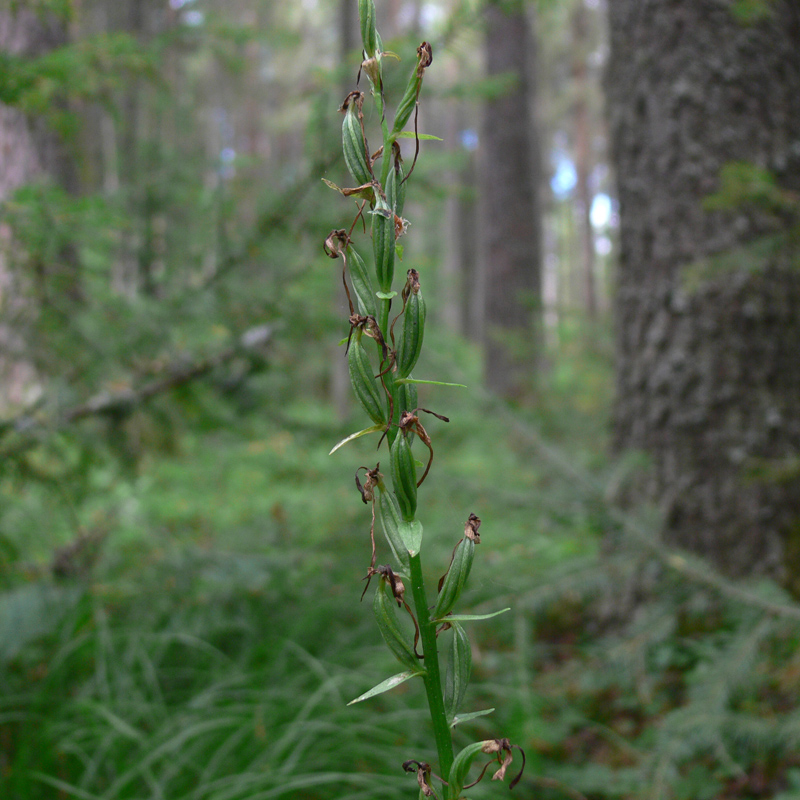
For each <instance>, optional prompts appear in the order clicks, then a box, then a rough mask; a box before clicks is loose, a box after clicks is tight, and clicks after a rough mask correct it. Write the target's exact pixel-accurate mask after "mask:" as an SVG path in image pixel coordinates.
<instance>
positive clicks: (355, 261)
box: [347, 245, 376, 317]
mask: <svg viewBox="0 0 800 800" xmlns="http://www.w3.org/2000/svg"><path fill="white" fill-rule="evenodd" d="M347 268H348V270H349V272H350V281H351V282H352V284H353V290H354V291H355V293H356V299H357V300H358V308H359V311H360V312H361V314H363V315H364V316H372V317H374V316H376V306H375V289H374V288H373V286H372V277H371V276H370V273H369V271H368V270H367V267H366V265H365V264H364V260H363V259H362V258H361V256H360V255H359V254H358V253H357V252H356V251H355V248H354V247H353V246H352V245H348V247H347Z"/></svg>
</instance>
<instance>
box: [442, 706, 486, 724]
mask: <svg viewBox="0 0 800 800" xmlns="http://www.w3.org/2000/svg"><path fill="white" fill-rule="evenodd" d="M493 711H494V709H493V708H484V709H483V711H470V712H469V713H468V714H456V715H455V716H454V717H453V721H452V722H451V723H450V727H451V728H454V727H455V726H456V725H460V724H461V723H462V722H468V721H469V720H471V719H476V718H477V717H485V716H486V715H487V714H491V713H492V712H493Z"/></svg>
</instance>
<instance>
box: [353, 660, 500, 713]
mask: <svg viewBox="0 0 800 800" xmlns="http://www.w3.org/2000/svg"><path fill="white" fill-rule="evenodd" d="M424 674H425V671H424V670H418V671H416V672H415V671H414V670H411V669H409V670H406V671H405V672H398V673H397V675H392V677H391V678H387V679H386V680H385V681H381V682H380V683H379V684H378V685H377V686H373V687H372V688H371V689H370V690H369V691H368V692H364V694H362V695H359V696H358V697H356V699H355V700H351V701H350V702H349V703H348V704H347V705H349V706H352V705H353V704H354V703H360V702H361V701H362V700H369V698H370V697H375V695H378V694H383V693H384V692H388V691H389V690H390V689H394V687H395V686H399V685H400V684H401V683H405V682H406V681H407V680H410V679H411V678H416V677H417V675H424ZM484 713H488V712H484ZM454 724H455V723H454Z"/></svg>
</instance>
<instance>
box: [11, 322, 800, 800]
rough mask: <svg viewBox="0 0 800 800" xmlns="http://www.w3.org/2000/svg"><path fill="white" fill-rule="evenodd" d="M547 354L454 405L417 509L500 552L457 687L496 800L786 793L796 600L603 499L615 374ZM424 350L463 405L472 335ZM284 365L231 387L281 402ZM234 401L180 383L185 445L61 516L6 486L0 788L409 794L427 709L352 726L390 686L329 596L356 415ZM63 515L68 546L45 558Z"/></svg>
mask: <svg viewBox="0 0 800 800" xmlns="http://www.w3.org/2000/svg"><path fill="white" fill-rule="evenodd" d="M562 333H563V334H564V336H565V337H566V339H562V351H563V352H562V358H561V359H560V360H559V362H558V363H559V368H558V370H553V371H552V372H551V374H550V378H549V381H548V382H547V383H546V384H543V385H541V386H540V387H539V389H538V393H537V396H536V399H535V402H532V403H531V404H530V405H528V406H526V407H516V408H511V407H509V406H507V405H505V404H502V403H500V402H498V401H497V400H496V399H494V398H492V396H491V395H490V394H488V393H486V392H482V391H478V390H476V389H474V388H473V389H469V390H459V389H451V390H448V392H451V394H450V395H449V396H448V403H447V405H448V409H449V411H450V415H451V420H452V422H451V425H449V426H448V427H447V428H446V429H444V430H443V431H442V432H441V434H440V442H441V443H442V447H441V451H437V466H438V471H437V472H436V474H432V475H431V477H430V488H429V491H428V495H429V497H430V511H429V517H430V522H429V525H432V526H434V527H435V526H438V525H446V524H448V523H447V522H446V520H447V519H448V517H449V514H450V509H451V507H452V506H453V505H455V504H458V505H464V504H466V505H469V504H471V503H475V504H476V505H480V508H481V511H482V513H481V518H482V520H483V527H482V529H481V535H482V536H485V537H486V539H487V540H488V539H490V540H491V541H492V548H491V554H490V555H488V556H487V558H488V559H489V562H490V563H489V564H485V565H483V566H480V565H479V566H478V567H476V570H475V573H474V576H473V584H472V588H471V589H470V592H469V596H468V597H467V603H468V605H469V606H470V607H471V608H472V609H475V610H476V611H480V610H481V609H482V603H484V602H488V601H489V600H491V603H492V604H493V605H494V606H496V605H497V602H498V598H499V599H500V600H502V599H503V598H504V597H506V596H507V598H508V599H509V601H511V600H513V606H514V609H515V610H514V613H513V614H510V615H508V616H507V617H506V616H504V617H500V618H498V619H496V620H491V621H489V622H485V623H483V624H482V626H481V627H480V628H477V629H476V632H475V645H474V653H473V661H474V677H473V683H472V687H471V689H470V692H472V695H473V696H472V703H473V705H475V706H476V707H481V708H483V707H487V706H496V707H497V711H496V712H495V715H494V716H493V717H492V718H491V719H492V722H491V723H486V724H487V725H491V726H493V728H494V727H500V728H502V729H503V730H504V731H508V735H509V736H510V737H513V738H514V740H515V741H519V742H520V743H521V744H522V745H523V746H524V747H525V750H526V753H527V754H528V760H529V769H528V770H526V774H525V777H524V779H523V780H522V782H521V783H520V785H519V786H518V787H517V788H516V789H515V792H514V793H515V795H516V796H518V797H534V796H535V797H539V798H545V800H549V798H553V800H555V798H559V797H569V798H581V797H585V798H593V799H594V798H597V800H602V799H603V798H686V800H704V798H709V799H710V798H731V800H732V799H733V798H767V797H769V798H780V800H789V798H795V797H800V758H798V757H797V755H796V753H797V752H799V751H800V713H799V712H798V701H797V698H798V697H799V696H800V691H798V690H800V647H798V645H799V644H800V634H799V633H798V630H799V628H800V620H799V619H798V615H797V612H796V609H797V607H796V606H795V605H793V604H792V603H791V601H790V600H789V599H787V598H786V597H785V596H784V595H783V594H782V593H781V591H780V590H779V589H777V588H776V587H774V586H772V585H769V584H763V585H758V586H751V587H748V586H742V585H741V584H739V585H736V586H731V585H730V584H729V583H728V582H726V581H724V580H721V579H719V578H718V576H715V575H714V574H712V573H710V572H708V571H707V570H706V568H705V567H704V566H703V565H702V564H698V563H695V562H692V561H691V560H689V559H688V558H687V557H686V556H685V555H683V554H674V553H669V552H667V551H665V550H664V549H663V548H662V547H661V545H660V544H659V543H658V540H657V537H656V534H655V532H656V531H657V518H656V516H655V515H654V514H653V513H652V512H648V511H647V510H646V509H638V508H628V509H621V508H620V506H619V504H618V503H617V501H616V500H615V497H616V488H618V487H619V486H620V485H621V484H624V481H625V475H626V470H631V469H639V468H641V464H640V463H639V462H631V463H625V462H623V463H616V462H613V461H612V460H611V459H610V458H609V457H608V455H607V440H606V431H607V419H608V408H609V403H610V366H609V364H608V360H607V357H606V356H605V355H604V352H605V351H601V352H598V349H597V346H596V345H595V346H594V347H591V348H590V347H589V345H588V344H587V343H588V342H589V341H596V337H588V336H585V335H584V333H585V332H584V333H581V332H577V333H576V332H574V331H573V332H562ZM565 352H566V353H568V356H567V357H564V353H565ZM429 358H431V359H432V362H431V364H430V366H431V369H432V371H434V372H435V373H436V374H439V375H443V377H444V379H445V380H453V381H458V382H461V383H466V384H468V385H469V386H471V387H477V386H478V385H479V364H478V359H477V357H476V354H475V353H474V352H473V351H472V349H471V348H470V347H469V346H467V345H465V344H464V343H463V342H458V341H451V342H450V343H449V344H448V346H447V352H439V353H432V354H431V355H430V356H429ZM433 360H435V362H436V363H433ZM454 364H458V365H460V366H459V367H457V368H456V367H454V366H453V365H454ZM279 372H280V370H277V371H276V373H273V372H271V371H269V370H268V371H266V372H265V373H264V374H261V375H258V376H256V377H255V378H253V379H251V385H250V387H249V389H248V391H249V392H260V393H263V394H264V395H266V396H277V395H279V394H280V393H281V392H282V391H285V389H284V388H282V386H283V385H282V384H281V383H280V381H281V380H282V379H281V378H280V375H279V374H277V373H279ZM440 391H441V390H440ZM421 394H422V391H421ZM421 399H422V398H421ZM239 400H241V398H239ZM239 400H236V399H231V398H230V397H227V398H225V399H224V400H221V399H220V397H219V395H217V394H215V393H214V392H212V391H210V390H209V389H208V387H205V386H204V385H203V384H198V385H196V386H194V387H193V388H192V389H190V390H185V394H184V396H183V397H182V398H181V402H182V403H183V405H184V408H185V410H186V412H187V413H188V414H190V415H191V416H192V420H193V423H192V426H191V427H187V428H186V429H185V430H183V431H182V432H181V433H180V434H179V435H176V437H175V441H174V442H173V443H172V444H171V446H170V448H168V449H166V450H164V451H163V452H160V453H159V454H157V455H156V454H151V455H150V456H148V458H147V460H146V461H145V462H144V463H142V464H140V466H139V468H138V469H137V470H136V472H135V473H133V474H128V475H127V476H126V477H121V476H120V475H115V476H112V475H110V474H109V473H108V471H107V469H106V471H104V469H101V468H100V467H96V468H94V471H93V472H92V476H91V479H90V483H91V490H86V492H85V493H84V495H83V496H82V498H81V502H80V503H79V504H77V505H75V506H74V507H73V508H72V511H71V512H70V513H72V514H73V515H74V518H73V519H71V520H68V521H66V522H64V521H63V520H61V519H60V518H59V517H58V514H54V509H56V508H61V509H62V511H61V513H62V514H63V513H67V512H64V511H63V508H64V506H63V497H62V498H61V500H60V501H56V500H55V499H53V498H54V496H56V495H58V491H59V490H58V487H57V486H47V485H43V484H42V483H41V482H38V483H37V482H34V481H27V482H26V481H25V480H23V477H24V476H20V475H18V474H8V473H7V474H6V476H5V477H4V479H3V484H2V486H1V487H0V490H2V493H3V495H4V503H3V507H2V511H1V512H0V522H2V530H3V542H4V547H5V559H4V562H3V563H4V567H3V572H2V581H3V591H2V595H0V684H1V685H2V686H3V692H2V695H0V797H3V798H12V799H13V800H23V799H24V800H36V798H42V799H44V798H52V797H63V798H73V797H74V798H85V799H86V800H99V799H100V798H103V800H117V799H119V800H122V799H123V798H125V799H126V800H127V799H128V798H130V799H131V800H132V798H154V799H155V798H168V800H245V798H247V800H257V799H260V798H279V797H296V798H308V799H309V800H327V799H328V798H331V799H332V798H337V800H356V798H364V799H365V800H366V798H369V797H373V796H374V791H373V789H374V777H373V776H374V775H376V774H378V775H381V776H382V779H381V780H382V797H384V798H395V797H396V798H402V797H407V796H408V782H407V780H406V777H405V776H404V774H403V772H402V769H401V763H402V761H403V760H404V758H405V757H406V755H405V754H406V753H408V752H409V750H413V751H421V750H423V749H424V747H425V742H426V741H427V740H428V737H427V736H426V734H425V726H426V725H427V720H426V715H425V709H424V708H423V707H422V701H421V698H420V697H419V696H418V694H417V693H415V692H413V691H404V690H403V687H399V688H398V689H397V690H396V691H395V692H393V693H390V694H386V695H382V696H381V697H379V698H375V699H374V700H373V701H372V704H371V707H370V708H369V709H368V710H367V709H364V708H362V706H360V705H359V706H355V707H349V708H348V707H346V703H347V702H348V701H349V700H351V699H352V698H354V697H356V696H357V695H358V694H360V693H361V692H362V691H364V690H365V689H366V688H368V687H369V686H370V685H372V684H373V683H375V682H377V681H378V680H380V679H381V678H382V677H383V676H384V675H385V674H386V670H387V669H390V668H391V666H390V661H391V656H390V655H388V654H387V653H385V652H384V651H383V648H381V647H380V646H379V644H378V642H377V637H376V636H375V635H374V631H373V630H372V626H373V624H374V623H372V621H371V618H370V615H368V614H364V613H361V612H362V611H363V609H359V608H358V606H357V603H355V602H349V601H347V602H344V600H346V599H347V598H350V599H351V600H353V601H355V600H356V598H357V597H358V595H360V594H361V591H362V588H363V586H362V582H361V578H362V573H363V569H362V568H363V564H362V560H363V559H362V558H361V555H360V554H362V553H363V549H364V547H365V545H366V544H367V540H368V538H369V531H368V529H365V527H364V524H363V518H362V517H361V516H360V515H358V509H357V506H356V504H354V503H352V502H346V501H345V502H342V501H343V499H345V500H346V498H347V496H348V495H351V494H352V493H353V492H355V491H356V488H355V485H354V484H352V481H350V480H348V479H345V478H343V477H342V469H341V467H342V465H341V464H340V463H338V461H337V458H336V455H334V456H328V455H327V453H328V451H329V450H330V447H331V445H332V444H333V443H335V442H336V441H338V440H339V439H340V438H341V436H342V435H343V433H344V432H346V431H347V430H348V429H349V428H348V422H347V421H341V420H338V419H336V418H335V417H334V416H333V415H332V413H331V412H330V411H329V410H326V408H325V407H324V406H322V405H320V404H318V403H316V402H314V401H313V400H308V399H303V398H301V397H299V396H295V397H293V398H292V401H291V402H288V403H287V402H282V403H280V404H278V403H275V405H274V406H273V408H272V410H271V411H270V413H264V412H263V411H262V410H256V409H254V408H252V407H251V406H250V405H248V403H244V404H242V403H240V404H239V405H237V402H239ZM64 446H67V445H64ZM352 447H355V448H360V453H361V455H362V456H363V459H364V462H365V463H369V459H371V458H373V457H374V456H373V453H372V450H371V446H370V444H369V443H363V442H355V443H354V444H353V445H352ZM439 452H441V454H442V455H441V458H440V457H439V455H438V453H439ZM443 487H446V489H445V488H443ZM12 492H14V503H9V502H8V500H9V498H10V497H11V493H12ZM57 502H61V503H62V505H57ZM54 520H55V521H54ZM61 524H63V525H64V527H65V529H77V530H79V531H82V532H84V539H82V540H81V541H84V542H86V544H85V546H84V548H83V549H81V548H80V547H78V548H74V549H73V550H69V548H67V549H63V548H62V550H60V551H59V554H58V555H57V556H54V554H53V535H52V533H53V530H54V529H56V530H57V529H58V526H59V525H61ZM648 537H649V538H648ZM432 538H433V537H432ZM433 546H434V547H435V545H433ZM435 555H436V557H435V558H433V559H432V563H435V562H438V561H442V560H445V559H446V558H447V555H448V554H447V553H445V552H444V551H442V552H441V553H436V554H435ZM59 558H60V559H61V560H60V561H59ZM56 567H58V568H56ZM511 604H512V603H511V602H509V605H511ZM371 679H374V680H371ZM376 710H377V713H376ZM470 726H471V730H470V731H468V732H467V733H468V734H469V735H470V736H473V737H474V734H475V733H477V734H478V735H481V734H486V735H488V734H489V730H488V728H487V729H486V730H484V729H483V727H482V722H481V720H475V721H474V722H473V723H470ZM465 727H466V726H465ZM409 731H411V733H409ZM465 735H466V734H465ZM412 739H413V740H412ZM487 793H488V790H487V789H482V788H481V787H476V788H475V790H474V791H473V792H472V793H471V794H470V797H472V798H475V800H480V798H482V797H485V796H488V794H487Z"/></svg>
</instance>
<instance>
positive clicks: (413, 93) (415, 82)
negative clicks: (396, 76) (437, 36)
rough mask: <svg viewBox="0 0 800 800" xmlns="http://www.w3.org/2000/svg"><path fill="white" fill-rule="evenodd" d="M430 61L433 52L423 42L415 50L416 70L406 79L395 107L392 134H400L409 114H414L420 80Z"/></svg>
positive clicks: (420, 85)
mask: <svg viewBox="0 0 800 800" xmlns="http://www.w3.org/2000/svg"><path fill="white" fill-rule="evenodd" d="M432 61H433V51H432V50H431V46H430V45H429V44H428V43H427V42H423V43H422V44H421V45H420V46H419V47H418V48H417V68H416V69H415V70H414V72H413V73H412V75H411V77H410V78H409V79H408V83H407V84H406V90H405V92H404V93H403V98H402V99H401V100H400V104H399V105H398V107H397V113H396V114H395V117H394V125H393V126H392V133H395V134H397V133H400V131H402V130H403V128H404V127H405V124H406V123H407V122H408V120H409V119H410V117H411V114H412V113H413V112H414V109H415V108H416V106H417V99H418V98H419V91H420V89H421V88H422V78H423V76H424V75H425V70H426V69H427V68H428V67H429V66H430V65H431V62H432Z"/></svg>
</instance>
